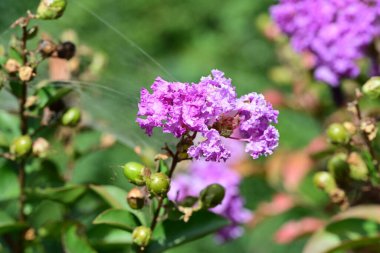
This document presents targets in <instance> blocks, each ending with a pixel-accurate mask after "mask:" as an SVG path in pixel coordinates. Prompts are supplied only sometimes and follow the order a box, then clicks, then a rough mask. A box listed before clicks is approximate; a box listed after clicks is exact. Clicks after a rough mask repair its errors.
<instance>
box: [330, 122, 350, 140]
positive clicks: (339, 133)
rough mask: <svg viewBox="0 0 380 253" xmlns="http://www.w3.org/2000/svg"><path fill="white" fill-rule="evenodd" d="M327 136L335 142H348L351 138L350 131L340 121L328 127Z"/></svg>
mask: <svg viewBox="0 0 380 253" xmlns="http://www.w3.org/2000/svg"><path fill="white" fill-rule="evenodd" d="M327 136H328V138H329V140H330V142H331V143H333V144H347V143H348V141H349V140H350V134H349V132H348V131H347V129H346V128H345V127H344V126H343V125H342V124H339V123H333V124H331V125H330V126H329V127H328V129H327Z"/></svg>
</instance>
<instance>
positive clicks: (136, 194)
mask: <svg viewBox="0 0 380 253" xmlns="http://www.w3.org/2000/svg"><path fill="white" fill-rule="evenodd" d="M127 202H128V205H129V206H130V207H131V208H132V209H141V208H143V207H144V202H145V196H144V193H143V192H142V191H141V190H140V189H139V188H137V187H135V188H133V189H132V190H130V191H129V192H128V195H127Z"/></svg>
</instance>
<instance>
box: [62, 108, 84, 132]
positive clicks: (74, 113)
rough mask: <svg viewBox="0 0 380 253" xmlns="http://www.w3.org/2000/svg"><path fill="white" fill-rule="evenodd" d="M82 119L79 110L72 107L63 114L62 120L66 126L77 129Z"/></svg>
mask: <svg viewBox="0 0 380 253" xmlns="http://www.w3.org/2000/svg"><path fill="white" fill-rule="evenodd" d="M80 119H81V112H80V110H79V108H76V107H72V108H70V109H69V110H67V111H66V112H65V113H64V114H63V116H62V118H61V123H62V125H64V126H70V127H75V126H77V125H78V124H79V122H80Z"/></svg>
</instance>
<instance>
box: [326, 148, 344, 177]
mask: <svg viewBox="0 0 380 253" xmlns="http://www.w3.org/2000/svg"><path fill="white" fill-rule="evenodd" d="M327 169H328V170H329V172H330V174H331V175H332V176H333V177H334V178H335V179H336V180H337V181H339V180H341V179H344V178H345V177H346V176H347V175H348V172H349V168H348V163H347V155H346V154H344V153H338V154H335V155H334V156H333V157H331V158H330V159H329V161H328V162H327Z"/></svg>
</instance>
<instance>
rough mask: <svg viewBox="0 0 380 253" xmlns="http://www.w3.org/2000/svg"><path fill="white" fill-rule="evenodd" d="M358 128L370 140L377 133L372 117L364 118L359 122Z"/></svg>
mask: <svg viewBox="0 0 380 253" xmlns="http://www.w3.org/2000/svg"><path fill="white" fill-rule="evenodd" d="M360 129H361V130H362V131H363V132H364V133H365V134H366V135H367V136H368V139H369V140H370V141H372V140H373V139H375V138H376V135H377V126H376V121H375V120H374V119H372V118H366V119H364V120H363V121H362V122H361V124H360Z"/></svg>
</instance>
